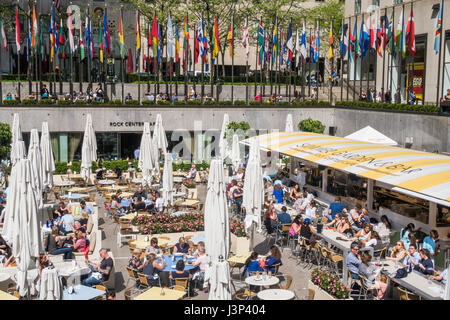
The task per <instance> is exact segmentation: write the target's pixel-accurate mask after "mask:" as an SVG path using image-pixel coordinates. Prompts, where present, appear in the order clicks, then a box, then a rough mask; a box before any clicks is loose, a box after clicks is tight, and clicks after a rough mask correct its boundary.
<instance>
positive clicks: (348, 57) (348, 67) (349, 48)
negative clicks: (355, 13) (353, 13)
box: [341, 17, 354, 101]
mask: <svg viewBox="0 0 450 320" xmlns="http://www.w3.org/2000/svg"><path fill="white" fill-rule="evenodd" d="M351 27H352V18H350V17H348V38H347V39H348V40H347V43H348V48H347V51H348V52H347V101H348V98H349V94H350V92H349V90H350V55H351V54H352V50H351V48H352V46H351V45H350V43H351V42H350V41H351V39H350V32H351V31H350V30H351V29H350V28H351ZM342 81H344V77H342ZM353 89H354V88H353ZM341 100H342V99H341Z"/></svg>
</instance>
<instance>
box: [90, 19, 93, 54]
mask: <svg viewBox="0 0 450 320" xmlns="http://www.w3.org/2000/svg"><path fill="white" fill-rule="evenodd" d="M92 32H93V29H92V20H91V21H89V56H90V57H91V60H92V59H94V35H93V34H92Z"/></svg>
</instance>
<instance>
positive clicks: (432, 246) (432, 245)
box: [422, 229, 440, 256]
mask: <svg viewBox="0 0 450 320" xmlns="http://www.w3.org/2000/svg"><path fill="white" fill-rule="evenodd" d="M437 241H439V233H438V232H437V231H436V230H434V229H433V230H431V231H430V235H429V236H427V237H425V238H424V239H423V245H422V248H423V249H427V250H428V251H429V252H430V255H431V256H435V255H436V254H438V253H439V252H440V249H439V245H438V246H437V248H436V242H437Z"/></svg>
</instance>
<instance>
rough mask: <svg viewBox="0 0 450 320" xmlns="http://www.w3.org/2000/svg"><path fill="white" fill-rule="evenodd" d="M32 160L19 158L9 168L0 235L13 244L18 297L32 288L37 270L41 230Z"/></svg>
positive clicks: (32, 289)
mask: <svg viewBox="0 0 450 320" xmlns="http://www.w3.org/2000/svg"><path fill="white" fill-rule="evenodd" d="M32 179H33V175H32V169H31V161H30V160H28V159H21V160H18V162H17V163H16V165H15V166H13V167H12V170H11V181H10V187H9V188H10V189H9V192H8V199H7V205H6V208H5V222H4V229H3V233H2V234H3V237H4V238H5V240H6V241H8V242H10V243H11V244H12V254H13V255H14V257H15V258H16V262H17V267H18V272H17V285H18V288H19V293H20V295H21V296H25V295H26V294H27V293H28V292H29V291H28V289H31V290H30V291H31V294H34V292H33V291H34V281H35V280H36V279H37V278H38V276H39V272H38V270H37V268H38V267H39V248H41V233H40V230H39V228H38V226H39V224H40V221H38V216H37V211H38V204H37V199H36V197H35V192H34V190H33V187H32Z"/></svg>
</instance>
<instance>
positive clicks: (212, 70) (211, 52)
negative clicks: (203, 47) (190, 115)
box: [208, 15, 215, 98]
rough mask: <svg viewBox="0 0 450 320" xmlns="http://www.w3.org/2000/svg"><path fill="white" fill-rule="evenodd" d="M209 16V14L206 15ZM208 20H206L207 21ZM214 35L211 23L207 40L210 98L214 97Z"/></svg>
mask: <svg viewBox="0 0 450 320" xmlns="http://www.w3.org/2000/svg"><path fill="white" fill-rule="evenodd" d="M208 16H209V15H208ZM209 22H210V21H208V23H209ZM213 35H214V23H212V27H211V28H210V29H209V40H210V42H209V43H210V48H209V49H210V50H209V58H210V60H211V61H210V67H209V82H210V84H211V98H213V97H214V63H213V51H214V46H213V45H212V44H213V42H214V41H213V39H214V38H213V37H214V36H213ZM214 62H215V61H214Z"/></svg>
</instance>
